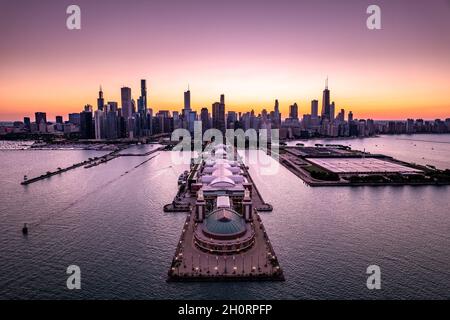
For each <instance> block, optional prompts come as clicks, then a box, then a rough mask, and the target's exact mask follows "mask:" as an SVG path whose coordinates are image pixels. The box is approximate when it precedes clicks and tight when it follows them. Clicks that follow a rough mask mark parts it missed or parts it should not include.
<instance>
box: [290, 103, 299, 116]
mask: <svg viewBox="0 0 450 320" xmlns="http://www.w3.org/2000/svg"><path fill="white" fill-rule="evenodd" d="M289 118H291V119H292V120H298V106H297V103H294V104H293V105H290V106H289Z"/></svg>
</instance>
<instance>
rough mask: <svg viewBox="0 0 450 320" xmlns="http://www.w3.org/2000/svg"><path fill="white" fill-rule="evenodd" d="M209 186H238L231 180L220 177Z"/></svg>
mask: <svg viewBox="0 0 450 320" xmlns="http://www.w3.org/2000/svg"><path fill="white" fill-rule="evenodd" d="M209 185H210V186H212V187H216V188H217V187H220V188H226V187H234V186H235V185H236V184H235V183H234V181H233V180H231V179H230V178H228V177H223V176H220V177H217V178H215V179H214V180H213V181H211V183H210V184H209Z"/></svg>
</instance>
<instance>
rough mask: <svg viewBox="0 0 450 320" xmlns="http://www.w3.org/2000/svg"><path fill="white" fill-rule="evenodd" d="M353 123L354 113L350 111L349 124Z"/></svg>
mask: <svg viewBox="0 0 450 320" xmlns="http://www.w3.org/2000/svg"><path fill="white" fill-rule="evenodd" d="M352 121H353V112H352V111H350V112H349V113H348V122H352Z"/></svg>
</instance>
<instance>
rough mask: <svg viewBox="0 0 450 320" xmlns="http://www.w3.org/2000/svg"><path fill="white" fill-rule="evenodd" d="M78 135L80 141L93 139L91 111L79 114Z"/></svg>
mask: <svg viewBox="0 0 450 320" xmlns="http://www.w3.org/2000/svg"><path fill="white" fill-rule="evenodd" d="M80 134H81V138H82V139H93V138H94V126H93V122H92V112H91V111H83V112H81V113H80Z"/></svg>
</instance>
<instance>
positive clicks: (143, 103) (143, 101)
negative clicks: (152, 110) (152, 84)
mask: <svg viewBox="0 0 450 320" xmlns="http://www.w3.org/2000/svg"><path fill="white" fill-rule="evenodd" d="M138 112H139V113H142V114H145V113H146V112H147V83H146V80H145V79H142V80H141V96H140V97H139V99H138Z"/></svg>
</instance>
